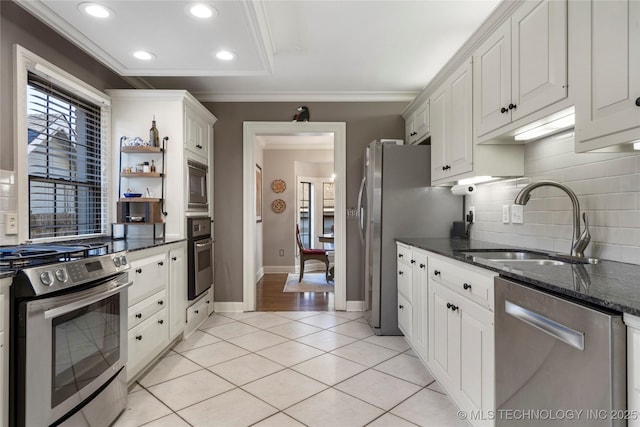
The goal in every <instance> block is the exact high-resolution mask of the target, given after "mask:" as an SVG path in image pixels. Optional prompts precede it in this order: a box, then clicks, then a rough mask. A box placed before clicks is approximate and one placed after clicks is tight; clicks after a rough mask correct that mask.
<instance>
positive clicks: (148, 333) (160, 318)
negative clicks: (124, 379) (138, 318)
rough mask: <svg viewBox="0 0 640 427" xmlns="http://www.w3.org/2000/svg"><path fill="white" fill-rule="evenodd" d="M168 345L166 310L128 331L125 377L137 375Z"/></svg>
mask: <svg viewBox="0 0 640 427" xmlns="http://www.w3.org/2000/svg"><path fill="white" fill-rule="evenodd" d="M167 344H169V322H168V318H167V309H166V308H165V309H162V310H160V311H159V312H157V313H156V314H154V315H153V316H151V317H150V318H148V319H147V320H146V321H144V322H142V323H140V324H139V325H138V326H136V327H135V328H133V329H131V330H130V331H129V335H128V345H129V349H128V361H127V375H128V377H129V378H132V377H133V376H135V375H137V374H138V373H139V372H140V371H141V370H142V369H143V368H144V367H145V365H146V364H148V363H149V362H151V360H153V359H154V358H155V357H156V356H157V355H158V354H159V353H160V351H161V350H162V349H163V348H164V347H165V346H166V345H167Z"/></svg>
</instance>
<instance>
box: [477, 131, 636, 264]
mask: <svg viewBox="0 0 640 427" xmlns="http://www.w3.org/2000/svg"><path fill="white" fill-rule="evenodd" d="M525 174H526V177H525V178H522V179H516V180H513V179H512V180H508V181H498V182H491V183H487V184H479V185H478V192H477V193H476V194H475V195H473V196H468V197H467V206H471V205H474V206H476V223H475V224H474V226H473V227H472V229H471V236H472V238H474V239H478V240H485V241H489V242H495V243H498V244H508V245H512V246H521V247H526V248H532V249H536V248H537V249H542V250H549V251H556V252H564V253H567V252H569V250H570V247H571V237H572V234H573V227H572V224H573V215H572V206H571V202H570V201H569V198H568V197H567V196H566V195H565V194H564V193H563V192H562V191H560V190H558V189H555V188H552V187H541V188H538V189H536V190H534V191H533V192H532V194H531V200H530V201H529V203H527V205H526V206H525V207H524V220H525V223H524V224H522V225H520V224H503V223H502V206H503V205H511V204H513V201H514V199H515V196H516V194H517V193H518V191H519V190H520V189H522V188H523V187H524V186H525V185H526V184H528V183H529V182H536V181H540V180H543V179H551V180H554V181H559V182H561V183H564V184H566V185H567V186H568V187H570V188H571V189H572V190H573V191H574V192H575V193H576V194H577V195H578V199H579V200H580V206H581V208H582V211H584V212H587V213H588V215H589V223H590V230H591V245H590V246H589V248H588V249H587V251H586V254H587V255H589V256H595V257H599V258H605V259H612V260H617V261H622V262H630V263H634V264H640V198H639V197H638V194H640V153H639V154H635V153H581V154H576V153H574V141H573V138H572V137H570V138H566V136H565V137H551V138H547V139H543V140H539V141H535V142H532V143H529V144H527V145H526V146H525ZM581 227H582V224H581Z"/></svg>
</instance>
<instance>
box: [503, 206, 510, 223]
mask: <svg viewBox="0 0 640 427" xmlns="http://www.w3.org/2000/svg"><path fill="white" fill-rule="evenodd" d="M509 222H511V215H510V212H509V205H502V223H503V224H509Z"/></svg>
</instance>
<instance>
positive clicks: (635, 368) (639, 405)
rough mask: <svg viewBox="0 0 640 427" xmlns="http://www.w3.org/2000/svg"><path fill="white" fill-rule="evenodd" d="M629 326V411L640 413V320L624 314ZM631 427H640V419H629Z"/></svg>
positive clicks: (625, 321)
mask: <svg viewBox="0 0 640 427" xmlns="http://www.w3.org/2000/svg"><path fill="white" fill-rule="evenodd" d="M624 323H626V325H627V409H629V412H630V413H632V414H638V413H639V411H640V318H639V317H637V316H633V315H630V314H626V313H625V314H624ZM628 425H629V427H638V426H640V419H629V421H628Z"/></svg>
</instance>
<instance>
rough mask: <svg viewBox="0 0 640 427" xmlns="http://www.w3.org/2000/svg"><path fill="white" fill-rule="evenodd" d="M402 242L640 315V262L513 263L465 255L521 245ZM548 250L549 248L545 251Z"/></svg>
mask: <svg viewBox="0 0 640 427" xmlns="http://www.w3.org/2000/svg"><path fill="white" fill-rule="evenodd" d="M396 240H397V241H398V242H401V243H405V244H408V245H411V246H415V247H418V248H421V249H424V250H427V251H430V252H434V253H437V254H439V255H442V256H445V257H448V258H452V259H454V260H456V261H462V262H465V263H467V264H472V265H475V266H478V267H482V268H486V269H489V270H493V271H495V272H498V273H499V274H500V276H502V277H505V278H509V279H513V280H516V281H518V282H521V283H524V284H526V285H529V286H532V287H534V288H537V289H542V290H548V291H551V292H552V293H555V294H559V295H564V296H567V297H569V298H573V299H576V300H578V301H582V302H585V303H588V304H592V305H595V306H598V307H603V308H606V309H609V310H615V311H621V312H624V313H630V314H634V315H636V316H640V265H635V264H626V263H622V262H615V261H608V260H600V262H599V263H597V264H565V265H542V266H541V265H533V264H532V265H525V266H522V267H521V266H518V267H517V268H515V267H509V266H503V265H501V264H499V263H497V262H491V261H487V260H482V259H479V258H477V257H476V258H474V257H471V256H465V255H464V254H461V253H460V252H458V251H463V250H467V249H525V250H530V251H535V249H526V248H517V247H513V246H507V245H500V244H496V243H488V242H482V241H479V240H466V239H428V238H397V239H396ZM542 252H546V251H542Z"/></svg>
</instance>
